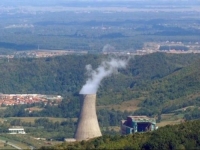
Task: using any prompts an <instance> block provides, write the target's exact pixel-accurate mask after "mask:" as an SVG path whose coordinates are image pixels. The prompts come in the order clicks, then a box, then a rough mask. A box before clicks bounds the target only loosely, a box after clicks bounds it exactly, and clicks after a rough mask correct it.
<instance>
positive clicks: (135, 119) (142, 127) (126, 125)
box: [121, 116, 157, 135]
mask: <svg viewBox="0 0 200 150" xmlns="http://www.w3.org/2000/svg"><path fill="white" fill-rule="evenodd" d="M156 129H157V126H156V119H155V118H149V117H147V116H128V117H127V120H122V121H121V133H122V134H123V135H126V134H132V133H136V132H147V131H154V130H156Z"/></svg>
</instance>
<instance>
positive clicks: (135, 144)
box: [41, 120, 200, 150]
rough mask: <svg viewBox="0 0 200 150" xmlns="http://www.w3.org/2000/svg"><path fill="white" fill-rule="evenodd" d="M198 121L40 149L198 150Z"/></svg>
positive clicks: (199, 140) (199, 139) (199, 138)
mask: <svg viewBox="0 0 200 150" xmlns="http://www.w3.org/2000/svg"><path fill="white" fill-rule="evenodd" d="M199 128H200V120H196V121H189V122H185V123H182V124H179V125H174V126H169V125H168V126H166V127H162V128H159V129H158V130H156V131H153V132H147V133H135V134H132V135H129V136H120V135H118V136H106V135H105V136H103V137H99V138H96V139H92V140H90V141H87V142H86V141H82V142H75V143H63V144H60V145H56V146H54V147H51V148H50V147H42V148H41V149H51V150H56V149H124V150H127V149H137V150H139V149H143V150H151V149H152V150H153V149H162V150H165V149H166V150H169V149H200V130H199Z"/></svg>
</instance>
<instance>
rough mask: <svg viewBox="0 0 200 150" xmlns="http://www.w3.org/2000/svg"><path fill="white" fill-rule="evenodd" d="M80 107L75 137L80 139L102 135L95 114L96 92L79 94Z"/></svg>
mask: <svg viewBox="0 0 200 150" xmlns="http://www.w3.org/2000/svg"><path fill="white" fill-rule="evenodd" d="M81 107H82V108H81V112H80V116H79V120H78V126H77V129H76V133H75V139H76V140H77V141H82V140H89V139H91V138H95V137H99V136H102V134H101V131H100V128H99V123H98V120H97V115H96V94H81Z"/></svg>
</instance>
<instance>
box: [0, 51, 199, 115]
mask: <svg viewBox="0 0 200 150" xmlns="http://www.w3.org/2000/svg"><path fill="white" fill-rule="evenodd" d="M108 58H110V56H107V55H68V56H60V57H52V58H39V59H33V58H27V59H25V58H23V59H10V61H9V62H8V61H7V59H1V60H0V78H1V80H0V91H1V92H2V93H41V94H59V95H62V96H64V97H65V99H64V101H65V100H66V99H68V100H71V102H72V103H77V101H75V100H74V101H73V99H78V96H79V94H78V93H79V91H80V89H81V87H82V85H83V84H84V83H85V81H86V78H87V77H86V74H85V72H86V70H85V66H86V65H87V64H91V65H92V66H93V68H96V67H97V66H98V65H99V64H100V63H101V61H103V60H106V59H108ZM123 59H124V58H123ZM199 61H200V55H199V54H165V53H154V54H150V55H144V56H135V57H134V58H131V59H130V61H129V63H128V66H127V67H126V69H120V70H119V73H118V74H114V75H112V77H108V78H105V79H104V80H103V82H102V84H101V86H100V89H99V90H98V92H97V95H98V105H108V104H121V103H122V102H124V101H129V100H134V99H137V100H139V101H140V102H139V107H141V108H140V109H139V110H137V111H136V112H135V113H136V114H143V115H144V114H145V115H149V116H151V115H153V114H160V113H166V112H170V111H173V110H176V109H178V108H183V107H186V106H193V105H195V106H199V102H200V101H199V99H200V98H199V96H200V92H199V91H198V88H199V85H200V84H199V82H200V78H199V75H200V70H199ZM76 109H77V108H76ZM76 109H74V110H76Z"/></svg>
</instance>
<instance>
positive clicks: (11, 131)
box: [8, 127, 26, 134]
mask: <svg viewBox="0 0 200 150" xmlns="http://www.w3.org/2000/svg"><path fill="white" fill-rule="evenodd" d="M8 131H9V134H26V132H25V131H24V128H23V127H12V128H9V129H8Z"/></svg>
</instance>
